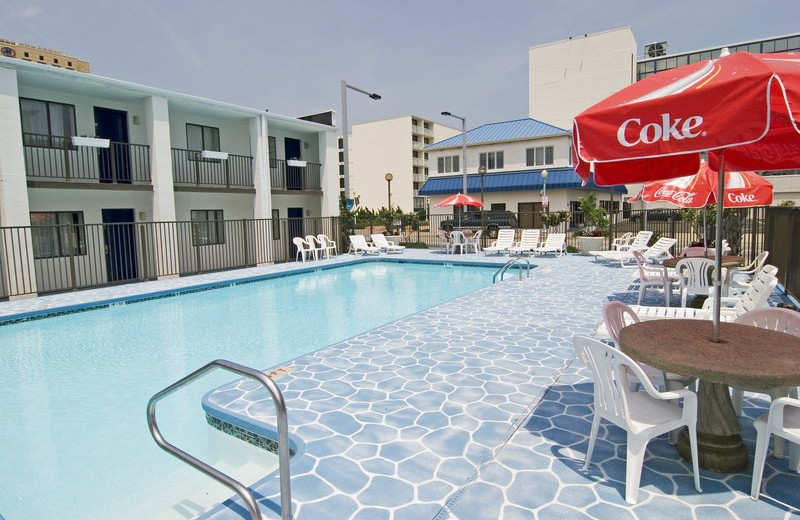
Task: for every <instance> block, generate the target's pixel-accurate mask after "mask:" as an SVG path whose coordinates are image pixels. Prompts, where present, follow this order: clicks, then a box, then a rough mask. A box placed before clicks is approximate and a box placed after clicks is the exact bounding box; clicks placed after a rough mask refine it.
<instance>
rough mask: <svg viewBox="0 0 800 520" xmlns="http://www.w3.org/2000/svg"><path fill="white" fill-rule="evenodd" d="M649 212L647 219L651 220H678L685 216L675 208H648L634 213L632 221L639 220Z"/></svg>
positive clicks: (631, 217)
mask: <svg viewBox="0 0 800 520" xmlns="http://www.w3.org/2000/svg"><path fill="white" fill-rule="evenodd" d="M645 213H647V220H649V221H656V220H666V221H668V222H669V221H673V220H674V221H678V220H681V219H682V218H683V216H682V215H681V212H680V211H678V210H674V209H648V210H644V211H639V212H636V213H633V214H632V215H631V216H630V220H631V221H632V222H639V221H640V220H641V219H642V218H644V217H643V215H644V214H645Z"/></svg>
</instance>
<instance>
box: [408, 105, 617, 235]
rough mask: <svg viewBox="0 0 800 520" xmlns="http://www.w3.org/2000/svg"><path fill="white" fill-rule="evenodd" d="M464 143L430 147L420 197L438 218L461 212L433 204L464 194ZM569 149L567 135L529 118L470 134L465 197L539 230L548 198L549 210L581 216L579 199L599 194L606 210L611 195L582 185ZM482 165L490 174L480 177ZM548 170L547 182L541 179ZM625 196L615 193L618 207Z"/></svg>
mask: <svg viewBox="0 0 800 520" xmlns="http://www.w3.org/2000/svg"><path fill="white" fill-rule="evenodd" d="M462 143H463V140H462V135H461V134H460V133H459V134H458V135H456V136H453V137H451V138H449V139H445V140H443V141H439V142H437V143H434V144H433V145H431V146H429V147H427V148H426V151H427V152H428V159H429V161H430V165H431V167H430V175H429V178H428V181H427V182H426V183H425V185H424V186H423V187H422V189H420V195H422V196H427V197H429V198H430V205H431V213H432V214H434V215H436V214H441V215H446V214H453V213H454V212H458V211H460V208H458V207H457V208H453V207H445V208H433V205H435V204H436V203H437V202H439V201H441V200H443V199H444V198H446V197H448V196H450V195H452V194H455V193H459V192H462V191H463V190H462V186H463V174H464V171H465V170H464V168H463V167H462V165H461V162H462V159H461V156H462V146H463V145H462ZM571 144H572V139H571V134H570V132H569V131H568V130H566V129H563V128H558V127H555V126H552V125H548V124H546V123H543V122H541V121H538V120H536V119H531V118H526V119H517V120H514V121H502V122H498V123H490V124H486V125H483V126H479V127H477V128H474V129H472V130H468V131H467V164H466V173H467V192H468V194H469V195H472V196H473V197H476V198H479V199H481V198H482V199H483V202H484V206H483V207H484V209H486V210H494V211H501V210H506V211H512V212H514V213H519V219H520V227H523V228H526V227H528V228H532V227H541V223H540V221H539V218H540V214H541V211H542V209H543V202H544V200H545V199H544V197H547V199H546V200H547V201H548V202H549V210H550V211H561V210H569V211H577V209H578V199H579V198H580V197H584V196H586V195H589V194H590V193H595V195H596V196H597V199H598V200H599V201H600V203H601V204H603V205H607V204H608V203H609V202H610V199H611V196H612V190H611V189H609V188H603V189H600V188H598V187H597V186H594V185H592V184H588V185H585V186H583V185H582V184H581V180H580V178H579V177H578V175H577V174H576V173H575V170H574V169H573V168H572V166H571V165H570V146H571ZM481 166H483V167H484V168H485V169H486V171H485V173H484V174H483V176H481V175H480V174H479V168H480V167H481ZM545 170H546V171H547V179H546V183H545V181H544V179H543V176H542V172H543V171H545ZM481 186H483V189H481ZM545 191H546V193H545ZM624 191H625V190H624V188H620V187H616V188H614V196H615V198H616V201H617V203H616V204H615V205H614V206H615V207H617V206H618V205H619V204H618V202H619V200H620V199H619V194H620V193H623V192H624ZM603 201H605V202H603Z"/></svg>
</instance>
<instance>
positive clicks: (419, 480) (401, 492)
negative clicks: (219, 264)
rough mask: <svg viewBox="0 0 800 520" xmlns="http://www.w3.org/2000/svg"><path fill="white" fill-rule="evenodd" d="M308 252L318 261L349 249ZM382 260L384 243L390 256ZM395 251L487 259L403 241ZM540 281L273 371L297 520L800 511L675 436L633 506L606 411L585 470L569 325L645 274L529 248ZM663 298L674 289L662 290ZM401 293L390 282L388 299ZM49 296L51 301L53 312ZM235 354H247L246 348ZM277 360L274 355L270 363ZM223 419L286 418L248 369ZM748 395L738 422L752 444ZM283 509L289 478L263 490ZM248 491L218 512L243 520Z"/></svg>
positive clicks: (785, 475)
mask: <svg viewBox="0 0 800 520" xmlns="http://www.w3.org/2000/svg"><path fill="white" fill-rule="evenodd" d="M353 258H354V257H352V256H348V255H342V256H340V257H338V258H336V259H333V260H322V261H319V262H309V263H307V264H304V265H303V267H304V268H312V267H318V266H321V265H324V266H327V265H332V264H334V263H341V262H348V261H352V260H353ZM385 258H386V255H382V259H385ZM392 258H394V259H404V260H409V259H417V260H421V261H430V260H435V261H442V260H445V261H447V262H460V261H480V262H486V261H491V262H497V263H498V265H499V264H502V263H503V262H504V261H505V260H507V258H503V257H491V256H490V257H486V256H484V255H483V254H481V255H464V256H461V255H454V256H445V255H444V254H442V253H441V252H438V251H419V250H406V252H405V253H404V254H403V255H393V256H392ZM531 262H532V263H535V264H536V265H537V266H538V268H537V269H535V270H534V271H532V273H531V277H530V279H525V280H523V281H521V282H520V281H518V280H517V277H516V273H514V275H513V276H506V281H505V282H503V283H498V284H495V285H492V286H489V287H487V288H485V289H481V290H479V291H476V292H474V293H471V294H468V295H466V296H463V297H460V298H457V299H455V300H452V301H450V302H447V303H444V304H442V305H439V306H437V307H435V308H432V309H429V310H425V311H422V312H420V313H417V314H415V315H412V316H409V317H406V318H403V319H401V320H399V321H397V322H394V323H390V324H387V325H384V326H382V327H379V328H377V329H374V330H371V331H368V332H365V333H363V334H360V335H358V336H356V337H353V338H351V339H349V340H346V341H343V342H341V343H339V344H336V345H333V346H331V347H328V348H325V349H322V350H319V351H317V352H314V353H312V354H309V355H306V356H303V357H301V358H298V359H296V360H294V361H292V362H291V363H289V364H288V366H289V367H290V368H291V370H290V371H287V373H285V374H284V375H282V376H281V377H279V378H278V379H277V383H278V386H279V387H280V388H281V390H282V391H283V393H284V397H285V398H286V401H287V407H288V411H289V428H290V434H291V435H292V436H293V437H294V438H295V439H296V440H297V442H298V444H299V446H300V449H299V453H298V454H297V455H296V456H295V457H294V458H293V459H292V464H291V474H292V499H293V506H294V517H295V518H297V519H300V520H318V519H337V520H338V519H353V520H367V519H369V520H373V519H374V520H384V519H385V520H390V519H392V520H434V519H435V520H445V519H461V520H467V519H475V520H483V519H487V520H488V519H498V518H503V519H509V520H517V519H519V520H522V519H533V518H538V519H543V520H544V519H546V520H549V519H559V518H597V519H606V518H608V519H618V518H630V519H634V518H640V519H652V518H667V517H672V518H698V519H706V518H710V519H730V518H742V519H745V518H759V519H765V518H766V519H773V518H775V519H777V518H793V517H800V512H799V511H798V508H800V491H799V490H800V486H798V484H800V476H799V475H797V474H793V473H789V472H788V471H787V461H786V459H783V460H777V459H773V458H771V457H770V458H769V459H768V464H767V470H766V473H765V479H766V482H767V484H766V494H765V496H763V497H762V499H761V500H760V501H758V502H754V501H751V500H750V498H749V488H750V476H751V475H750V473H749V471H748V472H747V473H741V474H733V475H720V474H716V473H711V472H708V471H704V470H701V478H702V482H701V483H702V486H703V490H704V492H703V493H701V494H698V493H696V492H695V491H694V489H693V486H692V483H691V469H690V466H689V465H688V464H686V463H684V462H683V461H682V460H681V459H680V458H679V457H678V456H677V454H676V451H675V449H674V448H673V447H672V446H670V445H669V444H668V443H667V440H666V437H661V438H658V439H656V440H654V441H653V442H651V444H650V445H649V447H648V454H647V458H646V460H645V465H644V470H643V473H642V486H641V491H640V494H639V503H638V504H637V505H636V506H629V505H627V504H626V503H625V501H624V497H623V495H624V479H625V465H624V455H625V444H624V443H625V436H624V432H622V431H621V430H619V429H618V428H616V427H613V426H611V425H609V424H608V423H604V424H603V426H602V427H601V434H600V438H599V440H598V443H597V446H596V448H595V455H594V460H593V464H592V465H591V467H590V470H589V471H588V472H583V471H582V470H581V466H582V462H583V456H584V453H585V449H586V444H587V441H588V433H589V426H590V424H591V403H592V382H591V374H590V373H589V371H588V370H587V369H586V368H584V367H583V366H582V365H580V363H578V362H576V361H575V358H574V353H573V349H572V337H573V336H575V335H580V334H583V335H590V336H591V335H595V334H596V330H597V326H598V324H599V323H600V321H601V319H600V307H601V305H602V303H603V302H605V301H607V300H609V299H622V300H624V301H627V302H631V301H635V293H634V292H632V291H631V289H632V284H633V283H634V282H635V277H634V276H633V270H630V269H621V268H619V266H618V265H617V266H614V265H611V264H602V263H596V262H594V261H592V260H591V259H590V258H587V257H581V256H576V255H568V256H565V257H560V258H554V257H553V256H551V255H548V256H545V257H536V258H535V259H531ZM297 267H298V265H297V264H283V265H278V266H268V267H263V268H253V269H246V270H240V271H237V272H235V273H230V272H229V273H215V274H208V275H200V276H196V277H189V278H182V279H173V280H162V281H159V282H150V283H145V284H135V285H128V286H121V287H116V288H108V289H98V290H94V291H83V292H79V293H71V294H68V295H54V296H50V297H44V298H37V299H32V300H22V301H15V302H7V303H2V304H0V317H2V316H8V315H10V314H16V313H20V312H26V313H31V312H34V313H35V312H40V311H41V310H42V309H44V308H47V307H48V306H58V305H79V304H83V303H84V302H86V301H100V302H107V301H113V300H114V299H117V298H125V297H130V296H131V295H140V296H141V295H146V294H159V293H161V292H163V291H169V290H174V289H189V288H190V287H192V286H197V285H198V284H207V283H214V282H219V281H224V280H230V279H235V278H243V277H253V276H263V275H265V274H271V273H283V272H287V271H290V270H292V269H296V268H297ZM650 298H651V302H652V303H653V304H657V302H658V301H659V300H660V299H661V298H662V296H661V295H660V293H658V291H652V295H651V296H650ZM390 304H391V295H387V305H390ZM51 308H52V307H51ZM234 361H235V360H234ZM260 368H267V367H260ZM209 402H210V404H211V405H212V406H216V407H218V408H219V409H220V410H222V413H224V414H235V415H237V416H239V417H240V418H244V419H245V420H254V421H258V422H267V423H272V422H274V421H273V420H272V417H273V406H272V402H271V400H270V398H269V397H268V396H266V395H265V394H264V393H263V392H262V391H261V390H260V389H255V385H251V384H250V383H249V382H239V383H235V384H232V385H231V386H230V387H228V388H224V389H220V390H219V391H216V392H214V393H213V394H212V395H211V396H210V397H209ZM766 406H767V402H766V401H765V400H762V399H760V398H758V397H757V396H756V397H753V396H751V397H750V398H748V400H747V402H746V409H745V411H746V412H747V414H748V417H746V418H743V421H742V422H743V425H742V433H743V436H744V438H745V441H746V443H748V447H749V449H750V452H751V453H752V452H753V446H752V444H753V442H754V436H755V434H754V430H753V427H752V417H753V416H757V415H758V414H760V413H762V412H763V411H764V410H765V408H766ZM255 489H256V491H257V492H258V494H259V497H260V503H261V505H262V511H263V512H264V515H265V517H267V518H279V511H278V510H279V507H278V504H279V498H278V489H277V477H274V476H273V477H271V478H267V479H265V480H264V481H262V482H261V483H260V484H258V485H257V486H256V487H255ZM240 504H241V503H240V502H239V501H238V499H237V500H234V501H232V503H231V504H229V506H230V507H221V508H218V509H217V510H215V511H213V512H212V513H210V514H208V515H207V518H214V519H234V518H236V519H239V518H242V517H245V518H246V517H247V513H246V510H245V509H244V508H243V507H242V506H241V505H240Z"/></svg>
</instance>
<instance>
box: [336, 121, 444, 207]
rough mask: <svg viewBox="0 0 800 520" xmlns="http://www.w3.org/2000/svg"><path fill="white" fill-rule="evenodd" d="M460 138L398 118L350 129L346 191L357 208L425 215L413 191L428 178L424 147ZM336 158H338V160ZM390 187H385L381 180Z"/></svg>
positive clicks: (422, 203) (433, 126)
mask: <svg viewBox="0 0 800 520" xmlns="http://www.w3.org/2000/svg"><path fill="white" fill-rule="evenodd" d="M457 134H460V132H459V131H458V130H455V129H453V128H450V127H447V126H444V125H441V124H439V123H434V122H433V121H430V120H427V119H424V118H421V117H418V116H402V117H396V118H392V119H384V120H380V121H372V122H369V123H361V124H357V125H353V127H352V132H351V134H350V137H349V138H348V144H349V146H350V154H349V155H350V168H349V170H350V191H351V195H350V196H351V198H353V199H354V200H356V201H357V207H364V208H369V209H373V210H374V209H379V208H381V207H388V205H389V190H390V187H391V204H392V207H399V208H400V209H401V210H403V211H404V212H411V211H414V210H420V209H426V205H425V197H422V196H419V189H420V188H421V187H422V185H423V184H424V183H425V181H426V179H427V178H428V172H429V165H428V153H427V152H426V151H425V147H426V146H429V145H431V144H433V143H435V142H436V141H437V140H441V139H446V138H448V137H451V136H453V135H457ZM341 155H343V154H340V158H341ZM387 173H391V174H392V181H391V183H388V182H387V181H386V174H387Z"/></svg>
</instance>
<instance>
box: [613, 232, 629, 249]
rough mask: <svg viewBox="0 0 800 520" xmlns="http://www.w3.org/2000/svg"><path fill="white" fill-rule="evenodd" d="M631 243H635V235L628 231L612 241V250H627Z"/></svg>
mask: <svg viewBox="0 0 800 520" xmlns="http://www.w3.org/2000/svg"><path fill="white" fill-rule="evenodd" d="M631 242H633V233H631V232H630V231H628V232H626V233H623V234H622V236H619V237H617V238H615V239H614V240H612V241H611V249H614V250H616V251H619V250H620V248H627V247H628V246H630V245H631Z"/></svg>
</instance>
